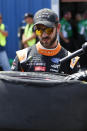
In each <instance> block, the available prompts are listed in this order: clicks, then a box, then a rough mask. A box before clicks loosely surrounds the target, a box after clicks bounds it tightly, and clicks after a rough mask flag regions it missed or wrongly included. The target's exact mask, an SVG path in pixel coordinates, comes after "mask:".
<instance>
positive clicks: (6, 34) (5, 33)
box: [0, 29, 8, 37]
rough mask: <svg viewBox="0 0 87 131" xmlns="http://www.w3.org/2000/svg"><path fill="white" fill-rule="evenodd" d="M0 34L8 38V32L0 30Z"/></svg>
mask: <svg viewBox="0 0 87 131" xmlns="http://www.w3.org/2000/svg"><path fill="white" fill-rule="evenodd" d="M0 33H2V35H4V36H6V37H7V36H8V32H7V31H3V30H1V29H0Z"/></svg>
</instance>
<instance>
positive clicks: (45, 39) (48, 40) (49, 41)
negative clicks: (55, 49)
mask: <svg viewBox="0 0 87 131" xmlns="http://www.w3.org/2000/svg"><path fill="white" fill-rule="evenodd" d="M36 28H37V29H38V30H42V32H43V33H42V34H41V35H39V36H38V38H39V40H40V43H41V44H42V46H43V47H45V48H51V47H52V45H53V44H54V42H55V41H56V39H57V27H56V26H55V27H54V28H50V30H51V33H50V34H48V33H46V30H47V29H48V28H49V27H47V26H44V25H40V24H38V25H37V26H36ZM48 30H49V29H48Z"/></svg>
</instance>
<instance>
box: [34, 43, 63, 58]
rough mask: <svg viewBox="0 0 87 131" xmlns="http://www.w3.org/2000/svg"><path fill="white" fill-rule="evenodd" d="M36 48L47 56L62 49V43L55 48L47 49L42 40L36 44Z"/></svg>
mask: <svg viewBox="0 0 87 131" xmlns="http://www.w3.org/2000/svg"><path fill="white" fill-rule="evenodd" d="M36 48H37V51H38V53H39V54H41V55H45V56H54V55H56V54H58V53H59V52H60V50H61V45H60V43H58V45H57V47H56V48H54V49H46V48H44V47H43V46H42V45H41V43H40V42H38V43H37V44H36Z"/></svg>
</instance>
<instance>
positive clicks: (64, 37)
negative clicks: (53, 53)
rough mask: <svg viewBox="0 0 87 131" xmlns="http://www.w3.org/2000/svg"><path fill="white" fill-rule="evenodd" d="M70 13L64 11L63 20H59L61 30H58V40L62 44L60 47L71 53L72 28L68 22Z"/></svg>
mask: <svg viewBox="0 0 87 131" xmlns="http://www.w3.org/2000/svg"><path fill="white" fill-rule="evenodd" d="M71 17H72V15H71V12H70V11H65V12H64V15H63V18H62V19H61V21H60V23H61V29H60V38H61V39H60V40H61V43H62V46H63V47H64V48H65V49H67V50H69V51H71V52H72V51H73V50H74V48H73V47H74V44H73V39H72V36H73V32H72V27H71V24H70V22H69V21H70V20H71Z"/></svg>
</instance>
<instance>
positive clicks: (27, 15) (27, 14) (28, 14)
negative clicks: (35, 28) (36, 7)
mask: <svg viewBox="0 0 87 131" xmlns="http://www.w3.org/2000/svg"><path fill="white" fill-rule="evenodd" d="M28 17H31V18H33V17H34V16H33V14H31V13H25V15H24V19H26V18H28Z"/></svg>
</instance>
